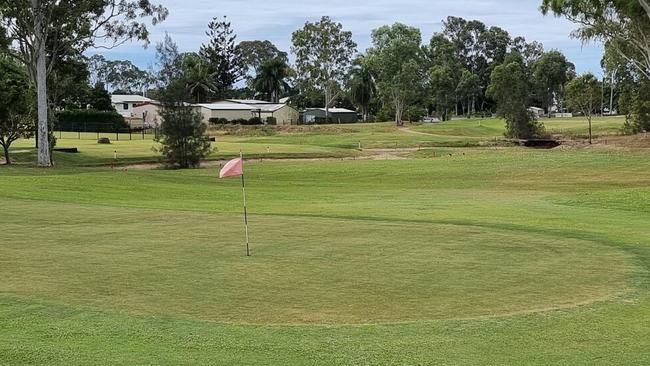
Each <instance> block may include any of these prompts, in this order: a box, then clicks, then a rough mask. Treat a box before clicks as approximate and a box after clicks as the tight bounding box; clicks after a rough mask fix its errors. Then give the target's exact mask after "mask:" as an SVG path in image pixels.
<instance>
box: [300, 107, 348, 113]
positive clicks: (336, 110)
mask: <svg viewBox="0 0 650 366" xmlns="http://www.w3.org/2000/svg"><path fill="white" fill-rule="evenodd" d="M306 111H307V112H308V111H323V112H325V108H307V109H306ZM329 112H330V113H357V112H355V111H351V110H349V109H345V108H330V109H329Z"/></svg>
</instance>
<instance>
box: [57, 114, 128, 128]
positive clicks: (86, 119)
mask: <svg viewBox="0 0 650 366" xmlns="http://www.w3.org/2000/svg"><path fill="white" fill-rule="evenodd" d="M54 128H55V129H56V130H59V131H91V132H95V131H98V132H101V131H106V132H113V131H117V130H121V129H128V128H129V125H128V124H127V123H126V121H125V120H124V117H122V115H121V114H119V113H117V112H115V111H96V110H92V109H80V110H68V111H61V112H58V113H56V118H55V125H54Z"/></svg>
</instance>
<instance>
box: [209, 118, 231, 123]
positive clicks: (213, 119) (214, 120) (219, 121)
mask: <svg viewBox="0 0 650 366" xmlns="http://www.w3.org/2000/svg"><path fill="white" fill-rule="evenodd" d="M208 122H209V123H210V124H211V125H225V124H228V123H229V121H228V119H226V118H215V117H212V118H210V119H209V120H208Z"/></svg>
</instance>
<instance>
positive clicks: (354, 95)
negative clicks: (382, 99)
mask: <svg viewBox="0 0 650 366" xmlns="http://www.w3.org/2000/svg"><path fill="white" fill-rule="evenodd" d="M348 88H349V92H350V99H351V100H352V103H354V104H356V105H357V106H358V107H359V110H360V112H361V114H362V115H363V121H364V122H367V121H368V113H369V110H370V102H371V101H372V99H373V98H374V97H375V94H377V87H376V86H375V79H374V78H373V76H372V73H371V72H370V68H369V67H368V66H367V65H366V64H365V63H364V62H363V59H358V60H356V61H355V66H354V68H352V70H351V72H350V80H349V82H348Z"/></svg>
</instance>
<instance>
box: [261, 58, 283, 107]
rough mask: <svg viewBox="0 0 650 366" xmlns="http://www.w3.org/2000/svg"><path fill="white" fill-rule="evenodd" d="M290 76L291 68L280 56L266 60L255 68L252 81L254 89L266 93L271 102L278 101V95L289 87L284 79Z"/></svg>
mask: <svg viewBox="0 0 650 366" xmlns="http://www.w3.org/2000/svg"><path fill="white" fill-rule="evenodd" d="M289 76H291V69H290V68H289V65H287V63H286V62H285V61H284V60H282V59H280V58H273V59H270V60H267V61H265V62H263V63H262V65H260V67H259V68H258V69H257V75H256V76H255V80H254V81H253V89H255V91H257V92H259V93H262V94H265V95H268V96H269V97H270V99H271V102H273V103H278V102H279V101H280V96H281V95H282V94H283V93H285V92H286V91H287V90H288V89H289V84H288V83H287V82H286V79H287V78H288V77H289Z"/></svg>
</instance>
